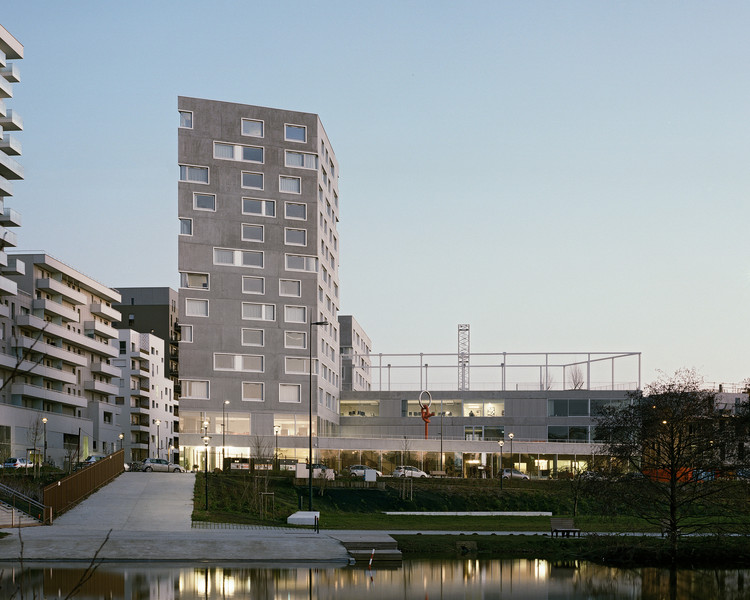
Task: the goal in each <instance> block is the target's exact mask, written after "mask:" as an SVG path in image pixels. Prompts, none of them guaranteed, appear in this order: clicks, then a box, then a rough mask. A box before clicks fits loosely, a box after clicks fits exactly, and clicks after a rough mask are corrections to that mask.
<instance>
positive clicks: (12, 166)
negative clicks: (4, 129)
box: [0, 117, 24, 179]
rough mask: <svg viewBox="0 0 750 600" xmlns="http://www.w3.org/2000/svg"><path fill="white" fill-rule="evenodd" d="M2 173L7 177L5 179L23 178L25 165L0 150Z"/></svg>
mask: <svg viewBox="0 0 750 600" xmlns="http://www.w3.org/2000/svg"><path fill="white" fill-rule="evenodd" d="M1 118H2V117H0V119H1ZM0 175H2V176H3V177H5V179H23V178H24V174H23V167H22V166H21V164H20V163H19V162H18V161H17V160H15V159H14V158H11V157H10V156H8V155H7V154H5V153H4V152H0Z"/></svg>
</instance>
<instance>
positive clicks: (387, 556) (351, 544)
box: [330, 531, 401, 566]
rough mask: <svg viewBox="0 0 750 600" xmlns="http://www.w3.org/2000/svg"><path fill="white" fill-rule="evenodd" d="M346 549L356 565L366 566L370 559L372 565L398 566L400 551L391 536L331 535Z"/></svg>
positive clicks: (369, 533)
mask: <svg viewBox="0 0 750 600" xmlns="http://www.w3.org/2000/svg"><path fill="white" fill-rule="evenodd" d="M330 535H331V537H333V538H336V539H337V540H339V541H340V542H341V543H342V544H343V545H344V548H346V550H347V552H349V555H350V556H351V557H352V558H353V559H354V561H355V563H356V564H359V565H362V564H368V563H369V562H370V558H371V557H372V563H373V565H378V566H383V565H388V566H400V565H401V551H400V550H399V549H398V544H397V543H396V540H394V539H393V538H392V537H391V536H389V535H387V534H385V533H381V532H379V531H372V532H366V531H358V532H356V533H355V532H351V533H350V532H344V531H338V532H336V533H331V534H330Z"/></svg>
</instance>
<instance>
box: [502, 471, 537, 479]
mask: <svg viewBox="0 0 750 600" xmlns="http://www.w3.org/2000/svg"><path fill="white" fill-rule="evenodd" d="M503 479H530V477H529V476H528V475H527V474H526V473H522V472H521V471H519V470H518V469H503Z"/></svg>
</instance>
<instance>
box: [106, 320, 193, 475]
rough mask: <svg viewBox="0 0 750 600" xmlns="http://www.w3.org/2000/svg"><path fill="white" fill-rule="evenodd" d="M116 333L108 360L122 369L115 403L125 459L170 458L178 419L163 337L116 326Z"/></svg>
mask: <svg viewBox="0 0 750 600" xmlns="http://www.w3.org/2000/svg"><path fill="white" fill-rule="evenodd" d="M119 334H120V335H119V339H118V342H117V343H118V352H119V355H118V357H117V358H115V359H113V361H112V362H113V364H114V365H115V366H116V367H118V368H119V369H120V370H121V372H122V377H120V378H119V379H118V380H117V385H118V387H119V392H118V395H117V404H118V406H119V407H120V408H121V411H122V412H121V426H122V436H123V438H122V447H123V449H124V450H125V461H126V462H131V461H141V460H143V459H144V458H149V457H152V458H166V459H168V460H170V461H171V460H172V456H173V454H174V453H175V435H176V432H178V431H179V419H178V416H177V409H176V407H177V401H176V400H175V397H174V386H173V383H172V381H171V380H170V379H169V357H168V356H167V355H166V351H165V344H164V340H162V339H161V338H158V337H156V336H155V335H151V334H149V333H139V332H137V331H133V330H132V329H120V330H119Z"/></svg>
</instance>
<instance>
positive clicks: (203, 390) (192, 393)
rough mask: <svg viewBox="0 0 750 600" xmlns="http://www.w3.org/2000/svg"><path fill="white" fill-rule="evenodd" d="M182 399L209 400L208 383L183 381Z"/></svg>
mask: <svg viewBox="0 0 750 600" xmlns="http://www.w3.org/2000/svg"><path fill="white" fill-rule="evenodd" d="M182 397H183V398H195V399H197V400H208V381H198V380H183V381H182Z"/></svg>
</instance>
